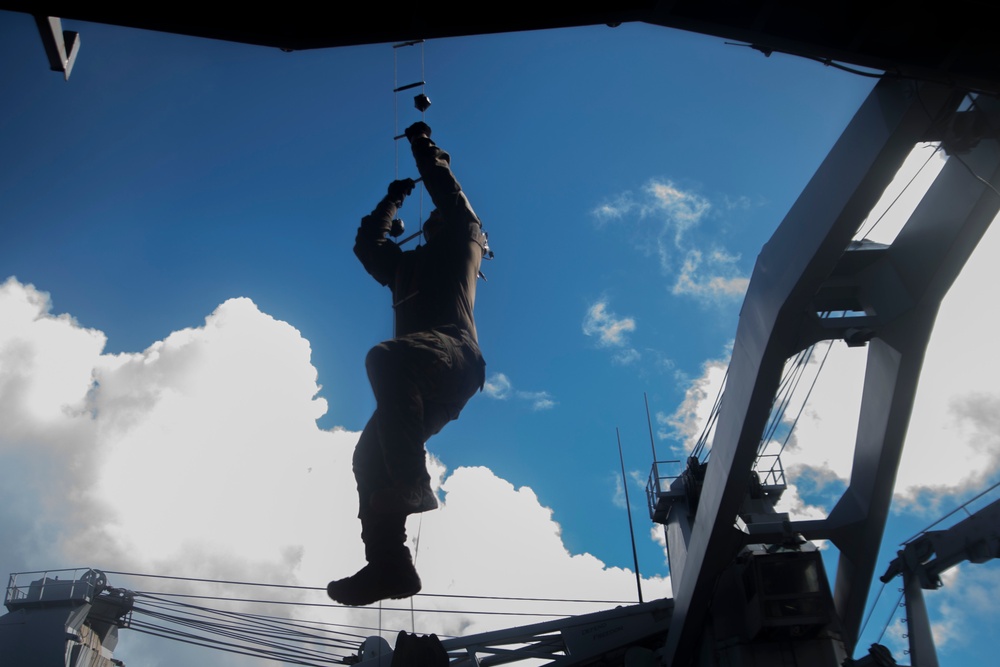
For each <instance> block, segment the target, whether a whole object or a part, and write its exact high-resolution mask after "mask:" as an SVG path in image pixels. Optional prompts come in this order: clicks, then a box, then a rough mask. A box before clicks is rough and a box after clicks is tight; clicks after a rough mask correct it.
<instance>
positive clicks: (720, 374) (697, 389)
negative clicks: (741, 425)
mask: <svg viewBox="0 0 1000 667" xmlns="http://www.w3.org/2000/svg"><path fill="white" fill-rule="evenodd" d="M728 366H729V359H728V358H726V359H712V360H709V361H706V362H704V363H703V364H702V374H701V376H700V377H698V378H695V379H694V380H693V381H692V382H691V384H690V385H689V386H688V387H687V388H686V389H685V391H684V400H682V401H681V403H680V405H679V406H677V409H676V410H675V411H674V412H673V413H672V414H670V415H667V414H664V413H662V412H657V414H656V423H657V426H658V432H657V434H658V436H659V437H660V439H666V438H670V439H672V440H674V441H675V442H676V443H677V444H676V445H674V446H673V447H672V448H673V450H674V452H675V453H677V454H681V455H685V456H686V455H687V454H689V453H690V452H691V450H692V449H693V448H694V446H695V445H696V444H697V442H698V439H699V438H700V437H701V434H702V432H703V431H704V429H705V426H706V425H708V424H709V419H710V417H711V413H712V407H713V406H714V405H715V402H716V399H717V397H718V396H719V393H720V392H721V391H722V389H723V387H724V385H725V378H726V369H727V368H728ZM711 433H712V431H709V434H711ZM709 443H711V436H709Z"/></svg>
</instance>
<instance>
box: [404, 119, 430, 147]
mask: <svg viewBox="0 0 1000 667" xmlns="http://www.w3.org/2000/svg"><path fill="white" fill-rule="evenodd" d="M405 133H406V138H407V139H409V140H410V143H413V140H414V139H416V138H417V137H427V138H428V139H430V138H431V126H430V125H428V124H427V123H425V122H424V121H422V120H418V121H417V122H416V123H414V124H413V125H411V126H409V127H408V128H406V130H405Z"/></svg>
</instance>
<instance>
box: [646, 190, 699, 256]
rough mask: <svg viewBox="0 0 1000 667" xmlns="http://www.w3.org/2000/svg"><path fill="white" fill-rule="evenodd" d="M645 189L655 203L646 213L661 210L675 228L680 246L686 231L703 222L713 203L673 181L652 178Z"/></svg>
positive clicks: (676, 240)
mask: <svg viewBox="0 0 1000 667" xmlns="http://www.w3.org/2000/svg"><path fill="white" fill-rule="evenodd" d="M645 191H646V192H647V193H648V194H650V195H651V196H652V201H653V204H652V206H650V207H649V209H647V211H645V212H644V213H646V214H649V212H651V210H650V209H652V210H660V211H663V212H665V213H666V215H667V220H668V221H669V222H670V223H671V226H672V227H673V229H674V243H675V244H677V245H678V246H680V244H681V240H682V238H683V236H684V233H685V232H686V231H687V230H688V229H690V228H691V227H693V226H695V225H697V224H698V223H700V222H701V220H702V218H704V217H705V215H706V214H707V213H708V212H709V211H710V210H711V208H712V204H711V203H709V201H708V200H707V199H705V198H704V197H702V196H701V195H698V194H696V193H694V192H690V191H686V190H682V189H680V188H679V187H677V186H676V185H675V184H674V183H673V181H669V180H668V181H658V180H656V179H654V180H651V181H650V182H649V183H648V184H647V185H646V188H645Z"/></svg>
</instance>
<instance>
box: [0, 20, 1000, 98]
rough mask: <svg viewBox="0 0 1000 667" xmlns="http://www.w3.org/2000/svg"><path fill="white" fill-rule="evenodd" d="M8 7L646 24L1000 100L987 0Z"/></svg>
mask: <svg viewBox="0 0 1000 667" xmlns="http://www.w3.org/2000/svg"><path fill="white" fill-rule="evenodd" d="M0 7H2V8H4V9H9V10H13V11H20V12H28V13H31V14H35V15H42V16H57V17H60V18H63V19H77V20H82V21H92V22H97V23H109V24H114V25H121V26H128V27H132V28H144V29H147V30H156V31H161V32H171V33H178V34H184V35H194V36H198V37H208V38H213V39H221V40H227V41H233V42H243V43H247V44H257V45H261V46H272V47H277V48H281V49H286V50H299V49H316V48H327V47H335V46H353V45H358V44H374V43H384V42H402V41H406V40H412V39H420V38H423V39H433V38H440V37H456V36H461V35H477V34H486V33H498V32H512V31H519V30H539V29H546V28H561V27H571V26H582V25H601V24H608V25H617V24H620V23H625V22H629V21H642V22H645V23H650V24H655V25H661V26H665V27H669V28H678V29H681V30H688V31H692V32H699V33H704V34H707V35H715V36H717V37H721V38H724V39H727V40H733V41H738V42H743V43H747V44H752V45H754V46H755V47H757V48H758V49H760V50H761V51H763V52H764V53H769V52H771V51H774V52H785V53H792V54H796V55H800V56H805V57H811V58H818V59H821V60H830V61H835V62H839V63H845V64H851V65H855V66H860V67H867V68H872V69H876V70H884V71H887V72H891V73H896V74H899V75H902V76H907V77H912V78H920V79H929V80H934V81H938V82H944V83H954V84H957V85H961V86H964V87H966V88H970V89H973V90H983V91H987V92H991V93H1000V39H997V37H996V29H995V26H994V24H993V21H992V20H991V19H992V11H991V10H992V9H994V6H993V3H989V2H983V1H979V0H952V1H951V2H946V3H945V2H935V3H916V2H912V0H907V1H906V2H902V1H899V0H890V1H885V2H879V1H878V0H869V1H868V2H864V1H854V2H824V3H819V2H791V1H781V0H771V1H765V0H756V1H755V0H677V1H674V2H670V1H662V2H651V1H647V2H637V1H635V0H632V1H630V0H618V1H616V2H595V3H589V4H588V5H586V6H584V5H583V4H580V5H575V6H574V5H562V4H561V3H559V4H558V5H557V4H556V3H545V2H538V1H537V0H534V1H532V2H525V1H524V0H508V2H506V3H501V4H491V5H483V4H481V3H475V4H468V5H466V6H465V8H463V9H462V10H458V11H456V10H455V8H454V7H455V5H454V4H453V3H447V4H446V3H443V2H438V1H436V0H423V1H422V2H412V3H408V4H399V3H383V2H358V3H350V4H348V3H308V4H306V3H299V2H284V3H273V4H271V3H267V4H264V5H259V6H257V7H252V6H251V5H243V6H242V7H241V8H240V9H239V10H232V9H225V8H222V7H218V6H216V5H214V4H210V3H202V4H200V5H196V4H187V3H156V4H155V5H153V6H151V5H149V4H147V3H120V2H118V3H114V4H112V3H110V2H84V3H81V2H65V1H61V2H60V1H58V0H53V1H51V2H46V1H45V0H41V1H37V2H25V1H23V0H22V1H18V0H0Z"/></svg>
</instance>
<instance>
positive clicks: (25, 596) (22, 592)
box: [4, 568, 107, 609]
mask: <svg viewBox="0 0 1000 667" xmlns="http://www.w3.org/2000/svg"><path fill="white" fill-rule="evenodd" d="M106 585H107V578H106V577H105V576H104V573H103V572H101V571H100V570H94V569H91V568H77V569H63V570H39V571H35V572H14V573H12V574H11V575H10V578H9V579H8V582H7V594H6V596H5V597H4V604H5V605H6V606H7V608H8V609H10V608H11V606H14V607H19V606H25V605H31V604H36V603H37V604H44V603H52V602H65V601H79V602H90V601H91V600H92V599H93V598H94V596H96V595H97V594H98V593H100V592H101V590H102V589H103V588H104V587H105V586H106Z"/></svg>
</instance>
